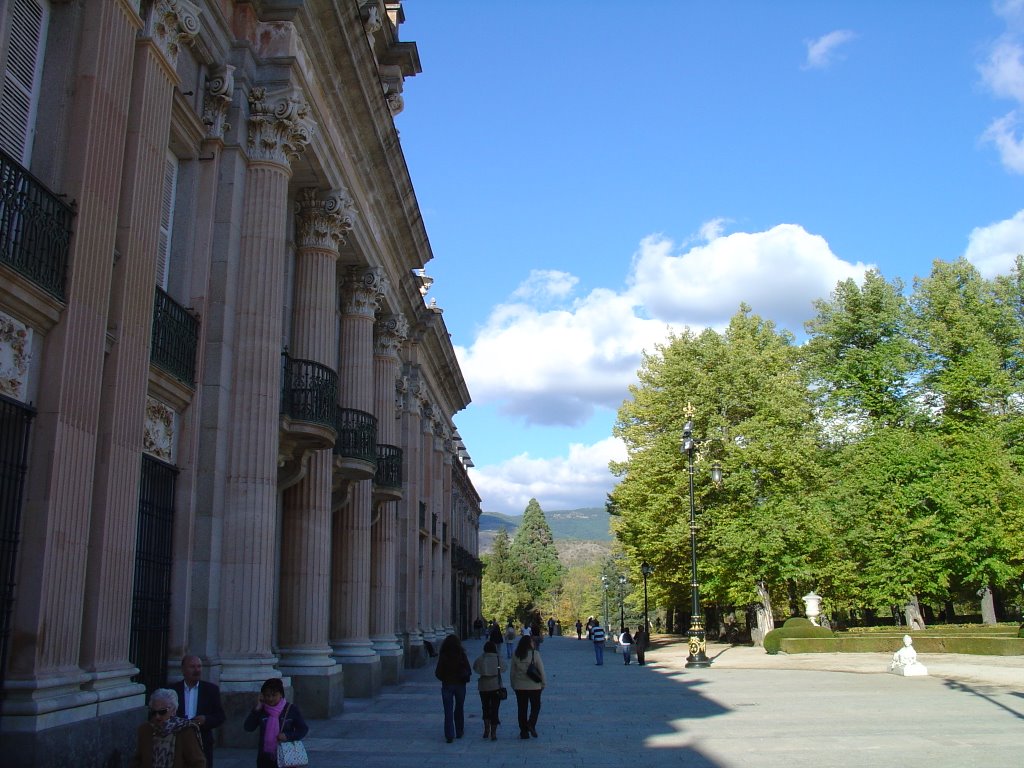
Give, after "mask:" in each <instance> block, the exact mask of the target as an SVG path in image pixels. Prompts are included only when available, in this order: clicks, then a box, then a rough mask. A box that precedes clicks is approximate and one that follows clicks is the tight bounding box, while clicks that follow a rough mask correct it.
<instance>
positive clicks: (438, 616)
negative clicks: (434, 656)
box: [430, 413, 447, 637]
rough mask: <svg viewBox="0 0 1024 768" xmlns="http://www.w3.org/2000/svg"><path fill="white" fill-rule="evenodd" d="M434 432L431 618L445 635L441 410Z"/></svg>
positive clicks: (442, 429)
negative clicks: (435, 518)
mask: <svg viewBox="0 0 1024 768" xmlns="http://www.w3.org/2000/svg"><path fill="white" fill-rule="evenodd" d="M433 427H434V434H433V439H432V440H431V443H430V444H431V448H432V450H431V453H430V506H431V508H432V509H433V511H434V514H436V515H437V532H436V533H435V535H434V551H433V575H432V578H431V581H432V584H431V591H430V618H431V622H432V623H433V626H434V633H435V634H436V635H438V636H440V637H444V636H445V634H447V632H446V624H447V617H446V616H445V615H444V614H443V613H442V606H443V600H444V585H445V578H444V570H445V569H444V559H445V558H444V544H443V543H442V542H441V535H442V531H443V530H444V470H443V466H444V437H443V435H444V427H443V426H442V422H441V414H440V413H435V416H434V424H433Z"/></svg>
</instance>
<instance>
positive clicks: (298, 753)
mask: <svg viewBox="0 0 1024 768" xmlns="http://www.w3.org/2000/svg"><path fill="white" fill-rule="evenodd" d="M277 764H278V765H279V766H281V768H291V766H296V765H309V756H308V755H307V754H306V745H305V744H303V743H302V741H281V742H278V744H277Z"/></svg>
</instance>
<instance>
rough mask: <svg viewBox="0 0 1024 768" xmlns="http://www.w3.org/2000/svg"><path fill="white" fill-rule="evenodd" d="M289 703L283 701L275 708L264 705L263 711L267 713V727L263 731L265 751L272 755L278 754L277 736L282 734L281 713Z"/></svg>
mask: <svg viewBox="0 0 1024 768" xmlns="http://www.w3.org/2000/svg"><path fill="white" fill-rule="evenodd" d="M287 704H288V702H287V701H285V700H284V699H281V700H280V701H279V702H277V704H275V705H274V706H270V705H269V704H264V705H263V711H264V712H266V713H267V727H266V728H265V729H264V731H263V751H264V752H269V753H270V754H272V755H276V754H277V734H279V733H280V732H281V713H282V712H284V708H285V707H286V706H287Z"/></svg>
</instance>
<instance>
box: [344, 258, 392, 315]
mask: <svg viewBox="0 0 1024 768" xmlns="http://www.w3.org/2000/svg"><path fill="white" fill-rule="evenodd" d="M387 290H388V279H387V277H386V276H385V275H384V270H383V269H381V268H380V267H370V268H369V269H367V268H365V267H349V269H348V271H347V272H346V273H345V282H344V284H343V285H342V292H341V311H342V312H343V313H344V314H346V315H363V316H364V317H373V316H374V315H375V314H376V313H377V310H378V309H380V305H381V301H383V299H384V294H385V293H387Z"/></svg>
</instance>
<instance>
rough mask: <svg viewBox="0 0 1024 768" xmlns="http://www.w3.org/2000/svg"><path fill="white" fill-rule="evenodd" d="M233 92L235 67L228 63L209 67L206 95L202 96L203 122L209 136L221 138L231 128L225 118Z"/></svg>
mask: <svg viewBox="0 0 1024 768" xmlns="http://www.w3.org/2000/svg"><path fill="white" fill-rule="evenodd" d="M234 92H235V68H234V67H233V66H231V65H230V64H221V65H220V66H215V67H211V68H210V74H209V75H207V76H206V96H205V97H204V98H203V124H204V125H206V135H207V136H208V137H209V138H211V139H221V138H223V137H224V134H225V133H226V132H227V131H230V130H231V126H230V125H228V122H227V118H228V107H230V106H231V96H232V94H233V93H234Z"/></svg>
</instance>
